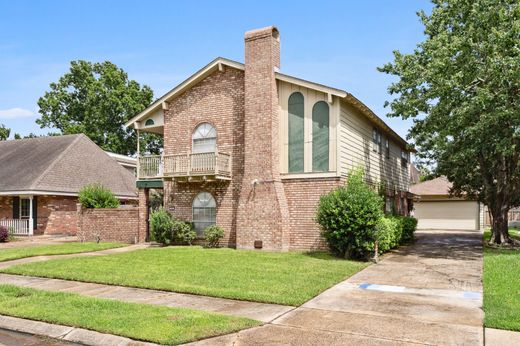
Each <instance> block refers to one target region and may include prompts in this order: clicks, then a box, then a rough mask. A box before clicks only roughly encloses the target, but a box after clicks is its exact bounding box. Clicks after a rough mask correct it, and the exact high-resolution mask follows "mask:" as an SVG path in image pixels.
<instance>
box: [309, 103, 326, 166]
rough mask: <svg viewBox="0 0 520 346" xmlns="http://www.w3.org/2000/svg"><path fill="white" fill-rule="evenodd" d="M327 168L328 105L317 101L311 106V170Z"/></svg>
mask: <svg viewBox="0 0 520 346" xmlns="http://www.w3.org/2000/svg"><path fill="white" fill-rule="evenodd" d="M328 170H329V105H328V104H327V103H326V102H323V101H320V102H317V103H316V104H315V105H314V107H313V108H312V171H313V172H328Z"/></svg>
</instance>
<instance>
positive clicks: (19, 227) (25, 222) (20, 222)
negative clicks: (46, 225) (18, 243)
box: [0, 219, 33, 235]
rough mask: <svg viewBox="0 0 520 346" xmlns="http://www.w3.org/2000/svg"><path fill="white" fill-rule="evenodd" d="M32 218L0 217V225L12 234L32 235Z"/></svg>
mask: <svg viewBox="0 0 520 346" xmlns="http://www.w3.org/2000/svg"><path fill="white" fill-rule="evenodd" d="M32 223H33V220H32V219H0V226H5V227H7V231H8V232H9V233H11V234H14V235H33V228H32V227H31V226H32Z"/></svg>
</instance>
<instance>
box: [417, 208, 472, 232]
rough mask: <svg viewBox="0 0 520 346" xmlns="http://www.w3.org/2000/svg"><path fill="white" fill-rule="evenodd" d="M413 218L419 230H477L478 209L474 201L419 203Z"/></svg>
mask: <svg viewBox="0 0 520 346" xmlns="http://www.w3.org/2000/svg"><path fill="white" fill-rule="evenodd" d="M414 216H415V217H416V218H417V219H418V220H419V223H418V225H417V227H418V228H421V229H468V230H477V229H479V207H478V203H477V202H474V201H419V202H417V203H415V211H414Z"/></svg>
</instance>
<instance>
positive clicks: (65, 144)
mask: <svg viewBox="0 0 520 346" xmlns="http://www.w3.org/2000/svg"><path fill="white" fill-rule="evenodd" d="M92 183H100V184H102V185H103V186H105V187H107V188H109V189H110V190H112V192H113V193H114V194H115V195H116V196H118V197H121V198H135V197H136V196H137V195H136V189H135V177H134V176H133V175H132V173H130V172H129V171H128V170H127V169H125V168H124V167H122V166H121V165H120V164H118V163H117V162H116V160H114V159H113V158H111V157H110V156H108V154H106V153H105V152H104V151H103V150H102V149H101V148H100V147H98V146H97V145H96V144H95V143H94V142H92V141H91V140H90V139H89V138H88V137H87V136H85V135H83V134H79V135H66V136H55V137H40V138H31V139H18V140H10V141H0V193H2V194H7V193H9V192H21V191H33V192H52V194H55V195H60V194H67V195H70V194H77V193H78V192H79V190H80V189H81V188H82V187H83V186H85V185H87V184H92Z"/></svg>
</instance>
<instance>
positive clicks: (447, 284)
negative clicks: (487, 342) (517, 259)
mask: <svg viewBox="0 0 520 346" xmlns="http://www.w3.org/2000/svg"><path fill="white" fill-rule="evenodd" d="M417 238H418V240H417V242H416V244H414V245H413V246H409V247H404V248H402V249H401V250H400V251H397V252H394V253H391V254H389V255H387V256H384V259H383V260H382V261H381V262H380V263H379V264H377V265H373V266H370V267H368V268H367V269H365V270H363V271H361V272H359V273H357V274H356V275H354V276H352V277H351V278H349V279H348V280H346V281H344V282H342V283H340V284H338V285H336V286H334V287H332V288H330V289H329V290H327V291H325V292H324V293H322V294H320V295H319V296H317V297H315V298H314V299H312V300H310V301H309V302H307V303H305V304H304V305H302V306H301V307H299V308H297V309H294V310H292V311H289V312H288V313H286V314H284V315H282V316H281V317H279V318H277V319H275V320H274V321H272V322H271V323H269V324H266V325H264V326H261V327H257V328H253V329H249V330H244V331H241V332H238V333H234V334H230V335H226V336H222V337H218V338H213V339H208V340H203V341H199V342H198V343H196V344H198V345H231V344H233V345H271V344H283V345H417V344H428V345H482V344H483V341H484V340H483V327H482V323H483V312H482V310H481V309H480V307H481V305H482V284H481V276H482V235H481V234H480V233H478V232H464V231H458V232H457V231H420V232H417Z"/></svg>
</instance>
